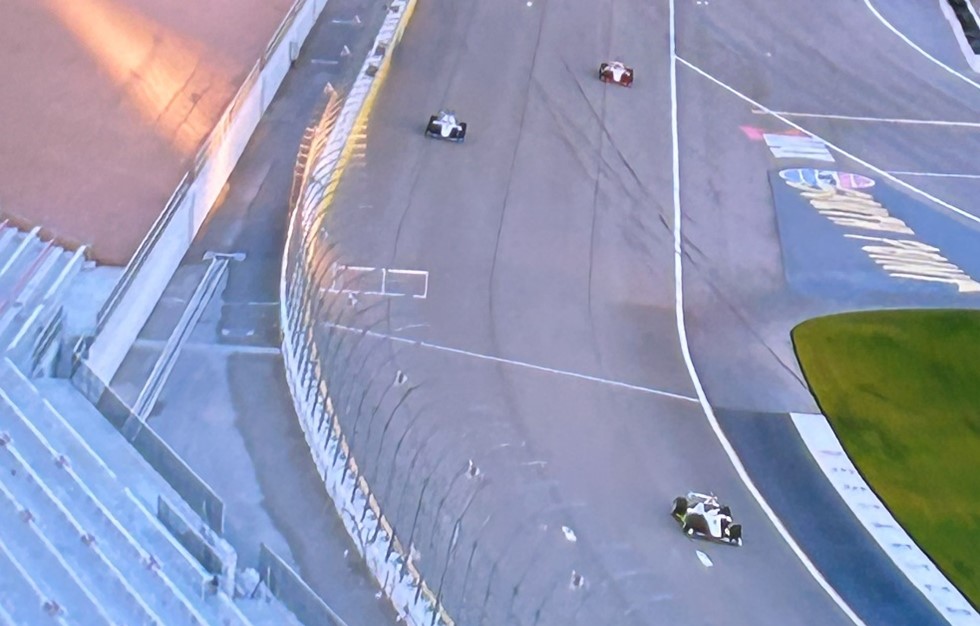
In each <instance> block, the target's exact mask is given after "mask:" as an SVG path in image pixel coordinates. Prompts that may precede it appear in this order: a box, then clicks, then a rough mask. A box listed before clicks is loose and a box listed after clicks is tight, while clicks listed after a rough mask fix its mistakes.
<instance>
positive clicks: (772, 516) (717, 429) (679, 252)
mask: <svg viewBox="0 0 980 626" xmlns="http://www.w3.org/2000/svg"><path fill="white" fill-rule="evenodd" d="M668 4H669V11H670V20H669V22H670V25H669V28H670V140H671V161H672V163H671V181H672V183H673V205H674V212H673V221H674V224H673V231H674V317H675V319H676V320H677V337H678V342H679V343H680V348H681V354H682V355H683V357H684V365H685V366H686V367H687V371H688V375H689V376H690V378H691V383H692V384H693V385H694V390H695V392H696V393H697V398H698V402H699V403H700V404H701V409H702V411H703V412H704V416H705V418H707V420H708V424H709V425H710V426H711V430H712V431H713V432H714V434H715V437H716V438H717V439H718V443H719V444H721V447H722V449H724V451H725V454H726V455H727V456H728V459H729V461H730V462H731V464H732V467H733V468H734V469H735V472H736V473H737V474H738V476H739V478H740V479H741V480H742V483H743V484H744V485H745V488H746V489H747V490H748V492H749V493H750V494H751V495H752V497H753V498H754V499H755V501H756V503H758V505H759V508H760V509H762V512H763V513H765V514H766V517H768V518H769V521H770V522H771V523H772V525H773V528H775V529H776V531H777V532H778V533H779V534H780V535H781V536H782V538H783V540H784V541H785V542H786V545H787V546H789V548H790V550H792V551H793V554H795V555H796V558H798V559H799V561H800V564H801V565H803V567H804V568H806V570H807V572H809V574H810V576H811V577H812V578H813V580H814V581H815V582H816V583H817V584H818V585H819V586H820V588H821V589H823V590H824V592H825V593H826V594H827V596H828V597H829V598H830V599H831V600H832V601H833V602H834V604H836V605H837V607H838V608H839V609H840V610H841V612H843V613H844V615H846V616H847V618H848V619H849V620H851V622H852V623H853V624H854V625H855V626H865V624H864V621H863V620H861V618H860V617H858V615H857V613H855V612H854V610H853V609H851V607H850V606H849V605H848V604H847V602H846V601H845V600H844V598H842V597H841V596H840V594H839V593H837V590H836V589H834V588H833V587H832V586H831V585H830V583H829V582H827V579H826V578H824V576H823V574H821V573H820V570H818V569H817V567H816V566H815V565H814V564H813V562H812V561H810V557H808V556H807V554H806V553H805V552H804V551H803V549H802V548H800V546H799V544H797V543H796V540H795V539H793V536H792V535H791V534H790V533H789V531H788V530H787V529H786V527H785V526H784V525H783V522H782V521H781V520H780V519H779V516H777V515H776V512H775V511H774V510H773V509H772V507H770V506H769V503H768V502H767V501H766V499H765V497H764V496H763V495H762V492H760V491H759V489H758V487H756V486H755V483H754V482H752V478H751V477H750V476H749V474H748V471H747V470H746V469H745V466H744V465H743V464H742V460H741V459H740V458H739V456H738V453H737V452H736V451H735V448H734V447H733V446H732V444H731V442H730V441H729V440H728V437H727V436H726V435H725V432H724V431H723V430H722V429H721V424H719V423H718V418H717V416H716V415H715V412H714V409H713V408H712V407H711V404H710V403H709V402H708V397H707V394H705V391H704V385H702V384H701V377H700V376H699V375H698V372H697V370H696V369H695V368H694V360H693V358H692V357H691V348H690V345H689V344H688V339H687V325H686V322H685V319H684V264H683V259H684V249H683V241H684V239H683V237H682V234H681V222H682V220H681V217H682V214H681V183H680V180H681V178H680V140H679V137H678V123H677V119H678V114H677V110H678V106H677V62H678V61H680V62H682V63H684V64H685V65H687V66H689V67H691V68H692V69H696V68H695V67H694V66H693V65H691V64H690V63H688V62H687V61H685V60H684V59H682V58H681V57H680V56H678V55H677V25H676V21H677V20H676V13H677V10H676V6H675V4H676V3H675V0H670V1H669V3H668ZM697 71H698V72H699V73H702V74H704V75H705V76H707V77H709V78H711V80H713V81H715V82H717V83H718V84H720V85H722V86H724V87H726V88H727V89H729V90H731V91H732V92H733V93H735V94H736V95H740V96H741V94H739V93H738V92H737V91H735V90H734V89H732V88H731V87H728V86H727V85H725V84H724V83H722V82H721V81H718V80H717V79H715V78H714V77H711V76H709V75H708V74H706V73H705V72H703V71H702V70H700V69H697ZM742 98H745V99H748V98H746V96H742ZM753 104H755V103H754V102H753ZM756 106H759V108H760V109H761V108H764V107H762V106H760V105H756ZM783 119H785V118H783ZM787 121H788V120H787ZM791 124H792V123H791ZM799 130H802V129H799ZM804 132H805V131H804ZM807 134H809V135H810V136H814V137H815V135H813V134H812V133H807ZM827 145H828V146H829V145H830V144H827Z"/></svg>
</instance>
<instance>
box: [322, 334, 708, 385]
mask: <svg viewBox="0 0 980 626" xmlns="http://www.w3.org/2000/svg"><path fill="white" fill-rule="evenodd" d="M323 324H324V326H327V327H332V328H336V329H337V330H343V331H346V332H352V333H360V334H363V335H366V336H368V337H374V338H376V339H387V340H389V341H394V342H397V343H404V344H409V345H413V346H418V347H420V348H428V349H429V350H438V351H440V352H449V353H450V354H458V355H461V356H468V357H472V358H474V359H481V360H484V361H492V362H494V363H501V364H503V365H513V366H514V367H523V368H525V369H530V370H534V371H537V372H545V373H547V374H556V375H558V376H567V377H569V378H576V379H578V380H587V381H589V382H592V383H598V384H600V385H609V386H610V387H618V388H620V389H629V390H630V391H639V392H641V393H648V394H651V395H655V396H663V397H665V398H672V399H674V400H683V401H684V402H697V399H696V398H693V397H691V396H686V395H683V394H679V393H673V392H671V391H664V390H662V389H654V388H652V387H644V386H642V385H633V384H630V383H624V382H622V381H618V380H610V379H608V378H600V377H598V376H589V375H588V374H579V373H578V372H569V371H567V370H560V369H555V368H553V367H545V366H544V365H535V364H533V363H526V362H524V361H515V360H513V359H505V358H503V357H499V356H492V355H489V354H480V353H479V352H470V351H469V350H460V349H459V348H450V347H448V346H440V345H438V344H434V343H429V342H428V341H421V340H418V339H410V338H408V337H398V336H397V335H387V334H385V333H379V332H376V331H373V330H363V329H361V328H354V327H352V326H344V325H342V324H331V323H329V322H324V323H323Z"/></svg>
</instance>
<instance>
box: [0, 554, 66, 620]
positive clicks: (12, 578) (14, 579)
mask: <svg viewBox="0 0 980 626" xmlns="http://www.w3.org/2000/svg"><path fill="white" fill-rule="evenodd" d="M4 547H5V546H3V545H2V544H0V623H3V624H58V625H61V624H68V622H67V621H66V620H65V618H64V617H63V616H61V615H58V614H57V612H54V614H52V611H51V609H53V605H52V604H50V601H49V600H48V598H46V597H45V596H44V593H43V592H42V590H41V589H40V587H39V586H38V584H37V581H36V580H34V579H33V578H32V577H30V576H28V575H24V568H23V565H21V564H20V563H18V562H17V561H15V560H14V559H12V558H11V555H10V553H9V552H8V551H7V550H5V549H4Z"/></svg>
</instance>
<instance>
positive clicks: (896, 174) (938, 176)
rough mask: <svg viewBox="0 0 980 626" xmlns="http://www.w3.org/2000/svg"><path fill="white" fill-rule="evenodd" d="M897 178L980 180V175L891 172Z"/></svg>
mask: <svg viewBox="0 0 980 626" xmlns="http://www.w3.org/2000/svg"><path fill="white" fill-rule="evenodd" d="M888 173H889V174H894V175H895V176H931V177H933V178H980V174H945V173H943V172H901V171H897V170H889V171H888Z"/></svg>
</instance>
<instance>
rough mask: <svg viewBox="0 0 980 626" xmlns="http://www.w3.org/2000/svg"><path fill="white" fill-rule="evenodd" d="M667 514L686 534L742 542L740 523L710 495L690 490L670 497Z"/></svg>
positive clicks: (737, 543) (721, 540)
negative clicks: (675, 496) (670, 501)
mask: <svg viewBox="0 0 980 626" xmlns="http://www.w3.org/2000/svg"><path fill="white" fill-rule="evenodd" d="M670 514H671V515H672V516H673V517H674V519H676V520H677V521H678V522H680V524H681V529H682V530H683V531H684V533H685V534H686V535H687V536H688V537H695V536H697V537H704V538H705V539H712V540H714V541H718V542H721V543H727V544H731V545H735V546H740V545H742V525H741V524H736V523H734V521H733V520H732V510H731V509H730V508H729V507H727V506H725V505H723V504H720V503H719V502H718V499H717V498H716V497H715V496H713V495H705V494H703V493H697V492H694V491H692V492H690V493H688V494H687V496H680V497H677V498H674V504H673V506H672V507H671V509H670Z"/></svg>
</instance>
